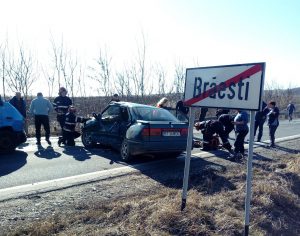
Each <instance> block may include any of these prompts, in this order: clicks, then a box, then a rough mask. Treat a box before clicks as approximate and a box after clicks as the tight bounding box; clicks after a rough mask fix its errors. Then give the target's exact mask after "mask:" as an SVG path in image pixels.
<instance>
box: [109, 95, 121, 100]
mask: <svg viewBox="0 0 300 236" xmlns="http://www.w3.org/2000/svg"><path fill="white" fill-rule="evenodd" d="M120 101H121V100H120V97H119V95H118V94H117V93H115V94H114V95H113V96H112V98H111V100H110V102H120Z"/></svg>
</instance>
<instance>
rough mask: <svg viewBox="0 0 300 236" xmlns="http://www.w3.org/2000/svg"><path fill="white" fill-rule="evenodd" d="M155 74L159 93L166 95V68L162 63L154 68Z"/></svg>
mask: <svg viewBox="0 0 300 236" xmlns="http://www.w3.org/2000/svg"><path fill="white" fill-rule="evenodd" d="M153 71H154V76H153V78H154V79H155V81H157V83H156V84H157V86H158V87H157V92H158V95H165V94H166V89H167V84H166V71H165V70H164V68H163V66H162V65H160V64H157V65H156V66H155V67H154V69H153Z"/></svg>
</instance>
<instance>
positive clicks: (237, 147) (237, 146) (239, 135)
mask: <svg viewBox="0 0 300 236" xmlns="http://www.w3.org/2000/svg"><path fill="white" fill-rule="evenodd" d="M235 133H236V139H235V142H234V152H235V153H242V154H244V152H245V148H244V141H245V137H246V135H247V134H248V130H241V131H236V132H235Z"/></svg>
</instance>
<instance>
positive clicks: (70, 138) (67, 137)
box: [61, 130, 80, 146]
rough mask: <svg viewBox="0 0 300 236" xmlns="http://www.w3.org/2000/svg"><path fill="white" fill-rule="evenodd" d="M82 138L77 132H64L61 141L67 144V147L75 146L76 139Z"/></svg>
mask: <svg viewBox="0 0 300 236" xmlns="http://www.w3.org/2000/svg"><path fill="white" fill-rule="evenodd" d="M79 136H80V133H79V132H77V131H66V130H63V136H62V139H61V141H62V142H63V143H65V145H67V146H75V141H74V139H76V138H78V137H79Z"/></svg>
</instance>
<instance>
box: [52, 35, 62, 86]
mask: <svg viewBox="0 0 300 236" xmlns="http://www.w3.org/2000/svg"><path fill="white" fill-rule="evenodd" d="M50 42H51V45H52V53H53V64H54V70H55V71H56V73H55V74H56V80H57V84H58V87H61V68H62V65H61V64H62V61H63V39H62V40H61V44H60V46H59V47H58V46H57V45H56V43H55V41H54V38H53V37H51V38H50ZM54 80H55V78H54Z"/></svg>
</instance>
